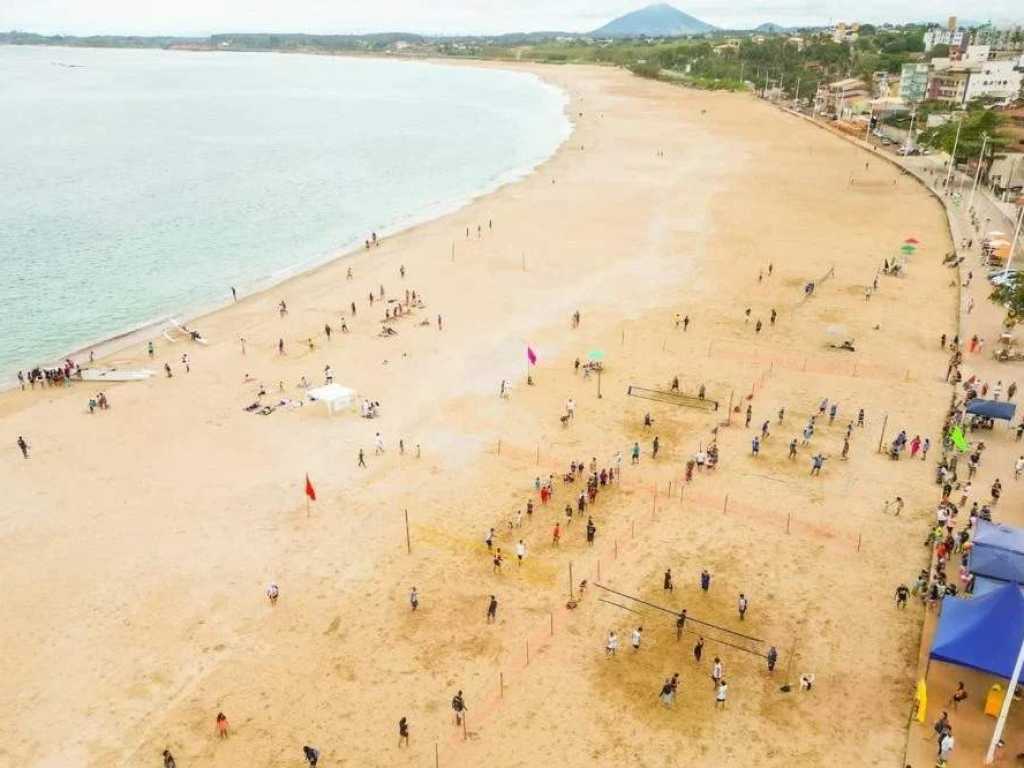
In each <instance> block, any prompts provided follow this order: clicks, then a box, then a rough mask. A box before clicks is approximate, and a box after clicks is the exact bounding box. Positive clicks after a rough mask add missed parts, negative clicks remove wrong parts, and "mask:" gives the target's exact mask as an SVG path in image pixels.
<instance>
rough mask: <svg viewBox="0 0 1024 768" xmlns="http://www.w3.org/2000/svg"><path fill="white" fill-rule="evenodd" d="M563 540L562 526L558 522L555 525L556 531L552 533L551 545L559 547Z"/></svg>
mask: <svg viewBox="0 0 1024 768" xmlns="http://www.w3.org/2000/svg"><path fill="white" fill-rule="evenodd" d="M561 539H562V526H561V525H560V524H559V523H558V522H556V523H555V529H554V530H553V531H552V532H551V544H552V545H553V546H556V547H557V546H558V542H559V541H561Z"/></svg>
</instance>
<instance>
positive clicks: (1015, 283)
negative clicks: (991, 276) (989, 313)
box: [989, 275, 1024, 319]
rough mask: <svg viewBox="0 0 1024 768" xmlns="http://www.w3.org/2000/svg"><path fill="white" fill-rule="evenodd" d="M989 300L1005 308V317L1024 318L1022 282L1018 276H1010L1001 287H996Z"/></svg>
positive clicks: (1023, 284)
mask: <svg viewBox="0 0 1024 768" xmlns="http://www.w3.org/2000/svg"><path fill="white" fill-rule="evenodd" d="M989 299H990V300H992V301H993V302H994V303H996V304H998V305H1000V306H1002V307H1006V316H1007V317H1010V318H1014V319H1017V318H1021V317H1024V280H1022V279H1021V278H1020V276H1019V275H1011V276H1010V279H1009V280H1007V281H1006V283H1004V284H1003V285H999V286H996V288H995V289H993V291H992V293H991V294H990V295H989Z"/></svg>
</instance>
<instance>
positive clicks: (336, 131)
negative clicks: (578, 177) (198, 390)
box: [0, 46, 569, 378]
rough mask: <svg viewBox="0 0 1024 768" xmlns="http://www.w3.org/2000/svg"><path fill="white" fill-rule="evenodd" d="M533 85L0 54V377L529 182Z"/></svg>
mask: <svg viewBox="0 0 1024 768" xmlns="http://www.w3.org/2000/svg"><path fill="white" fill-rule="evenodd" d="M564 103H565V101H564V95H563V94H562V93H561V92H560V91H558V90H556V89H554V88H552V87H550V86H548V85H546V84H544V83H542V82H541V81H540V80H538V79H537V78H535V77H533V76H531V75H528V74H523V73H512V72H501V71H496V70H483V69H472V68H454V67H443V66H436V65H431V64H426V63H419V62H396V61H384V60H363V59H342V58H328V57H320V56H296V55H279V54H242V53H190V52H172V51H147V50H138V51H133V50H100V49H96V50H89V49H68V48H29V47H14V46H7V47H5V46H0V116H2V117H0V278H2V279H0V377H4V378H6V377H9V375H10V374H11V373H12V372H13V371H15V370H17V369H21V368H26V367H29V366H31V365H35V364H38V363H45V362H48V361H51V360H54V359H56V358H58V357H59V356H60V355H61V354H62V353H66V352H69V351H71V350H74V349H79V348H81V347H83V346H84V345H86V344H90V343H93V342H96V341H99V340H101V339H104V338H108V337H111V336H114V335H116V334H118V333H122V332H125V331H127V330H130V329H133V328H137V327H139V326H141V325H145V324H147V323H150V322H153V321H155V320H157V319H160V318H163V317H167V316H170V315H181V314H187V313H188V312H190V311H197V310H199V309H202V308H208V307H211V306H214V305H216V304H218V303H221V302H224V301H226V300H227V299H228V298H229V295H230V286H232V285H234V286H236V287H237V288H238V289H239V291H240V292H241V293H245V292H246V291H248V290H253V289H255V288H257V287H261V286H265V285H267V284H269V282H270V281H273V280H275V279H282V278H283V277H285V276H287V275H288V274H294V273H295V272H298V271H301V270H302V269H306V268H309V267H311V266H313V265H315V264H317V263H320V262H323V261H325V260H326V259H328V258H330V257H331V256H332V255H336V254H337V253H338V252H339V251H340V250H345V249H349V248H351V247H353V246H356V245H358V244H360V243H362V242H363V240H364V239H365V238H366V237H367V235H368V233H369V232H370V231H371V230H375V231H376V232H378V234H380V233H385V232H388V231H389V230H394V229H397V228H400V227H403V226H407V225H409V224H411V223H414V222H415V221H418V220H423V219H426V218H430V217H432V216H435V215H438V214H440V213H442V212H444V211H447V210H452V209H454V208H456V207H458V206H459V205H460V204H462V203H464V202H465V201H467V200H468V199H470V198H471V197H473V196H475V195H477V194H479V193H482V192H486V191H489V190H491V189H494V188H496V187H497V186H500V185H501V184H502V183H504V182H506V181H509V180H511V179H513V178H516V177H517V176H519V175H522V174H524V173H526V172H528V171H529V170H530V169H532V168H533V167H535V166H536V165H537V164H538V163H540V162H542V161H543V160H544V159H546V158H547V157H548V156H550V154H551V153H552V152H553V151H554V149H555V148H556V147H557V145H558V144H559V143H560V142H561V141H562V140H563V139H564V137H565V136H566V135H567V133H568V130H569V124H568V121H567V119H566V118H565V116H564V113H563V109H564Z"/></svg>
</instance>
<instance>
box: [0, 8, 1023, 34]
mask: <svg viewBox="0 0 1024 768" xmlns="http://www.w3.org/2000/svg"><path fill="white" fill-rule="evenodd" d="M646 4H647V2H646V1H645V0H634V1H633V2H630V0H0V30H10V29H17V30H22V31H27V32H39V33H46V34H53V33H65V34H79V35H81V34H98V33H110V34H144V35H152V34H172V35H208V34H211V33H213V32H255V31H276V32H319V33H346V32H394V31H402V32H420V33H468V34H490V33H498V32H529V31H537V30H559V31H572V32H585V31H589V30H592V29H595V28H596V27H599V26H600V25H602V24H604V23H605V22H606V21H609V20H610V19H612V18H614V17H615V16H618V15H621V14H623V13H626V12H628V11H631V10H635V9H637V8H640V7H642V6H644V5H646ZM673 4H674V5H676V7H678V8H679V9H680V10H683V11H686V12H687V13H690V14H692V15H694V16H697V17H698V18H700V19H703V20H704V21H707V22H708V23H710V24H715V25H717V26H721V27H731V28H743V27H752V26H756V25H757V24H760V23H762V22H766V21H772V22H775V23H777V24H783V25H800V24H807V25H810V24H828V23H829V22H830V21H840V20H857V21H868V22H882V21H893V22H903V21H916V20H936V21H938V20H940V19H942V20H944V19H945V17H946V16H947V15H948V14H956V15H959V16H960V17H962V18H965V19H968V20H972V21H987V20H993V21H996V22H1003V21H1008V20H1017V21H1020V20H1024V2H1022V0H987V1H986V0H976V1H972V0H940V1H939V2H936V0H860V2H858V3H856V4H851V3H850V2H849V1H848V0H686V2H683V1H682V0H680V1H679V2H675V3H673ZM854 9H856V18H855V19H850V14H851V12H853V10H854Z"/></svg>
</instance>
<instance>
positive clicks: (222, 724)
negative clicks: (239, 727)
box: [217, 712, 230, 739]
mask: <svg viewBox="0 0 1024 768" xmlns="http://www.w3.org/2000/svg"><path fill="white" fill-rule="evenodd" d="M229 728H230V726H229V725H228V718H227V715H225V714H224V713H223V712H218V713H217V735H218V736H219V737H220V738H222V739H226V738H227V737H228V729H229Z"/></svg>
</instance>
